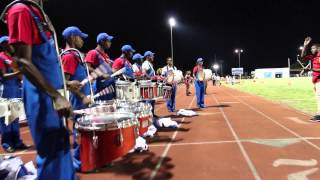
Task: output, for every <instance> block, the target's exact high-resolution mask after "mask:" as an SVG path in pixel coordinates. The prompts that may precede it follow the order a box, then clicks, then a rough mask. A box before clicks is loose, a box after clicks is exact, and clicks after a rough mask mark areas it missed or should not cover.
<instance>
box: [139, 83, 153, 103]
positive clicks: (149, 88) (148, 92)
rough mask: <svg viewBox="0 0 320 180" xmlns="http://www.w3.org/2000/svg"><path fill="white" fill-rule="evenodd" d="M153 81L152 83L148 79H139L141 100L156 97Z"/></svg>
mask: <svg viewBox="0 0 320 180" xmlns="http://www.w3.org/2000/svg"><path fill="white" fill-rule="evenodd" d="M154 86H156V85H155V83H152V82H151V81H150V80H142V81H139V89H140V95H141V98H142V99H143V100H148V99H153V98H155V97H156V95H155V94H154V88H153V87H154Z"/></svg>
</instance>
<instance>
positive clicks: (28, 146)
mask: <svg viewBox="0 0 320 180" xmlns="http://www.w3.org/2000/svg"><path fill="white" fill-rule="evenodd" d="M29 148H31V146H30V145H26V144H24V143H22V144H21V145H19V146H17V147H16V149H17V150H26V149H29Z"/></svg>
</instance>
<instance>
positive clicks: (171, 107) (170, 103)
mask: <svg viewBox="0 0 320 180" xmlns="http://www.w3.org/2000/svg"><path fill="white" fill-rule="evenodd" d="M176 91H177V86H176V85H173V86H172V94H171V97H170V98H169V99H167V109H168V111H170V112H173V111H174V110H175V108H176Z"/></svg>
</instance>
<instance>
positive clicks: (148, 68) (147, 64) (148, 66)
mask: <svg viewBox="0 0 320 180" xmlns="http://www.w3.org/2000/svg"><path fill="white" fill-rule="evenodd" d="M154 55H155V53H153V52H151V51H146V52H145V53H144V58H145V60H144V62H143V64H142V72H143V74H145V76H146V77H147V78H148V79H153V78H155V77H156V71H155V70H154V68H153V63H154ZM147 103H150V104H151V106H152V114H153V117H155V118H157V117H158V116H157V115H156V114H155V113H154V109H155V100H149V101H147Z"/></svg>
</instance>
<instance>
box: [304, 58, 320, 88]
mask: <svg viewBox="0 0 320 180" xmlns="http://www.w3.org/2000/svg"><path fill="white" fill-rule="evenodd" d="M303 59H304V60H305V61H311V63H312V69H320V53H317V54H315V55H308V56H306V57H304V58H303ZM312 82H313V83H314V84H315V83H318V82H320V72H316V71H313V72H312Z"/></svg>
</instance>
